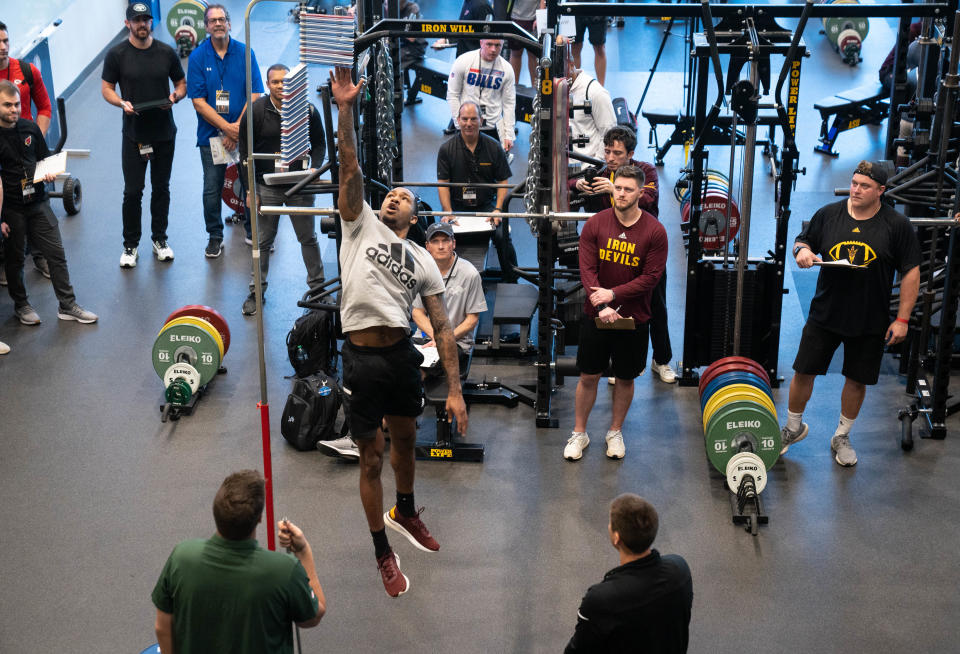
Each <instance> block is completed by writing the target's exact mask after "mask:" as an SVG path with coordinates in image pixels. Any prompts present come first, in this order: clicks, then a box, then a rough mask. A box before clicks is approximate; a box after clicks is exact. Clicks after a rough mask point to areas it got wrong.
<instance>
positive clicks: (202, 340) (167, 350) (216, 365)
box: [152, 321, 220, 385]
mask: <svg viewBox="0 0 960 654" xmlns="http://www.w3.org/2000/svg"><path fill="white" fill-rule="evenodd" d="M174 322H176V321H174ZM211 332H212V333H214V334H215V333H216V330H214V329H213V328H212V327H211V328H209V330H207V329H203V328H202V327H198V326H197V325H196V324H190V323H179V324H168V325H166V326H164V328H163V331H161V332H160V334H159V336H157V338H156V340H155V341H154V342H153V352H152V359H153V369H154V370H155V371H156V372H157V375H159V376H160V378H161V379H163V378H164V374H165V373H166V372H167V369H168V368H169V367H170V366H171V365H173V364H174V363H177V361H178V360H179V359H180V357H181V356H182V355H183V356H186V358H187V362H188V363H189V364H190V365H192V366H193V367H194V368H196V369H197V372H198V373H200V384H201V385H202V384H207V383H209V382H210V380H211V379H213V378H214V376H215V375H216V374H217V370H219V369H220V348H219V347H218V346H217V342H216V340H215V339H214V337H213V335H212V333H211Z"/></svg>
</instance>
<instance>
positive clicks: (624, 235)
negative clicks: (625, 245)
mask: <svg viewBox="0 0 960 654" xmlns="http://www.w3.org/2000/svg"><path fill="white" fill-rule="evenodd" d="M617 238H627V233H626V232H620V236H618V237H617Z"/></svg>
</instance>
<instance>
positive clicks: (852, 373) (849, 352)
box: [793, 321, 884, 385]
mask: <svg viewBox="0 0 960 654" xmlns="http://www.w3.org/2000/svg"><path fill="white" fill-rule="evenodd" d="M841 343H843V376H844V377H849V378H850V379H852V380H853V381H856V382H860V383H861V384H867V385H873V384H876V383H877V380H878V379H880V364H881V362H882V361H883V348H884V337H883V335H882V334H881V335H863V336H843V335H842V334H838V333H836V332H832V331H830V330H829V329H825V328H823V327H821V326H820V325H816V324H814V323H812V322H810V321H807V324H806V325H804V327H803V334H801V336H800V348H799V350H797V358H796V360H794V362H793V369H794V370H796V371H797V372H799V373H802V374H805V375H825V374H827V369H828V368H829V367H830V361H831V360H832V359H833V354H834V352H836V351H837V348H838V347H839V346H840V344H841Z"/></svg>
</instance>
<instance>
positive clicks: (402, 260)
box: [365, 243, 417, 289]
mask: <svg viewBox="0 0 960 654" xmlns="http://www.w3.org/2000/svg"><path fill="white" fill-rule="evenodd" d="M365 254H366V255H367V258H368V259H370V261H372V262H374V263H376V264H378V265H380V266H382V267H384V268H386V269H387V270H388V271H390V274H391V275H393V276H394V277H396V278H397V281H398V282H400V283H401V284H403V285H404V286H406V287H407V288H410V289H412V288H415V287H416V285H417V279H416V278H415V277H414V276H413V275H414V273H415V272H416V267H415V265H414V262H413V255H412V254H410V252H409V251H408V250H407V249H406V247H404V245H403V243H391V244H389V245H387V244H386V243H380V244H379V246H378V247H373V246H370V247H368V248H367V251H366V253H365Z"/></svg>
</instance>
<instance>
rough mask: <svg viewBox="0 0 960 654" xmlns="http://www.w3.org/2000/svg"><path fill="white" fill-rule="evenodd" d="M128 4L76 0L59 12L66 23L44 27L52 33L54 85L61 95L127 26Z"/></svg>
mask: <svg viewBox="0 0 960 654" xmlns="http://www.w3.org/2000/svg"><path fill="white" fill-rule="evenodd" d="M40 2H43V0H40ZM127 4H128V1H127V0H74V2H72V3H71V4H70V5H69V6H67V7H66V8H64V9H63V10H62V11H61V12H59V13H58V14H57V16H56V18H60V19H62V21H63V22H62V23H61V24H60V25H59V26H58V27H55V28H52V30H51V29H49V28H48V30H44V32H49V36H48V40H49V43H50V59H51V62H52V65H53V88H54V89H55V91H56V93H57V94H58V95H59V94H60V93H62V92H63V90H64V89H66V88H67V87H68V86H70V84H72V83H73V82H74V80H76V78H77V76H78V75H80V73H82V72H83V69H84V68H86V67H87V65H88V64H89V63H90V62H91V61H92V60H93V59H94V58H95V57H96V56H97V55H99V54H100V52H101V51H102V50H103V49H104V48H105V47H106V46H107V45H109V43H110V41H111V40H112V39H113V38H114V37H115V36H116V35H117V34H118V33H119V32H120V31H121V30H123V29H124V27H123V20H124V17H125V11H126V7H127Z"/></svg>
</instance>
